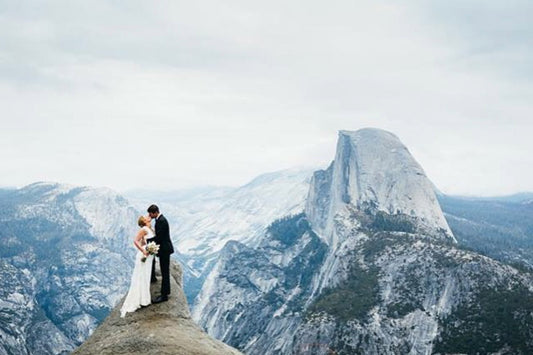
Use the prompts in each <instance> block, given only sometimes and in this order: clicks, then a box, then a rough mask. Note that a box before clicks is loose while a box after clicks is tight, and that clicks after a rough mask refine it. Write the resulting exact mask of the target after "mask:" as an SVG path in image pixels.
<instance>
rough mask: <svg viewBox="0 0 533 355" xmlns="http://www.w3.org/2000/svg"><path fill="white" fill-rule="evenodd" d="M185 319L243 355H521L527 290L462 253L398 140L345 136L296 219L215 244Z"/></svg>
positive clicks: (496, 267) (531, 300)
mask: <svg viewBox="0 0 533 355" xmlns="http://www.w3.org/2000/svg"><path fill="white" fill-rule="evenodd" d="M193 319H195V320H196V321H197V322H199V324H200V325H201V326H203V327H204V328H205V329H206V330H207V332H208V333H209V334H211V335H213V336H215V337H216V338H218V339H220V340H222V341H224V342H226V343H228V344H230V345H232V346H235V347H236V348H238V349H241V350H242V351H244V352H246V353H247V354H278V353H310V354H330V353H337V354H357V353H367V354H371V353H372V354H375V353H379V354H397V353H412V354H415V353H416V354H429V353H476V352H477V353H496V352H498V353H516V354H520V353H522V354H527V353H531V351H532V350H533V340H532V339H533V337H532V335H533V278H532V275H531V274H529V273H525V272H521V271H519V270H517V269H515V268H513V267H511V266H509V265H505V264H502V263H500V262H497V261H495V260H493V259H491V258H488V257H486V256H482V255H480V254H477V253H475V252H473V251H470V250H464V249H462V248H460V247H459V246H458V243H457V240H456V238H455V237H454V235H453V233H452V232H451V229H450V228H449V226H448V224H447V222H446V219H445V217H444V215H443V213H442V210H441V208H440V206H439V203H438V200H437V197H436V196H435V193H434V189H433V185H432V184H431V182H430V181H429V179H428V178H427V177H426V175H425V173H424V171H423V170H422V168H421V167H420V166H419V164H418V163H417V162H416V161H415V160H414V158H413V157H412V156H411V155H410V154H409V151H408V150H407V148H406V147H405V146H403V144H402V143H401V142H400V141H399V139H398V138H397V137H396V136H394V135H393V134H391V133H389V132H385V131H382V130H378V129H364V130H359V131H356V132H348V131H341V132H340V133H339V141H338V145H337V152H336V156H335V160H334V161H333V163H332V164H331V165H330V167H329V168H328V169H327V170H320V171H317V172H315V173H314V175H313V178H312V181H311V184H310V188H309V193H308V196H307V199H306V204H305V210H303V211H300V213H296V214H287V215H286V216H285V217H283V218H281V219H278V220H276V221H275V222H273V223H272V224H271V225H270V226H269V227H268V228H267V229H266V232H265V233H264V234H263V235H262V236H260V237H259V238H258V239H257V241H256V242H255V243H249V244H248V245H247V244H246V243H242V242H239V241H230V242H228V243H226V244H225V246H224V248H223V249H222V250H221V251H220V254H219V257H218V260H217V261H216V263H215V265H214V267H213V268H212V270H211V272H210V273H209V275H208V276H207V278H206V280H205V283H204V284H203V287H202V290H201V292H200V293H199V295H198V297H197V299H196V304H195V307H194V309H193Z"/></svg>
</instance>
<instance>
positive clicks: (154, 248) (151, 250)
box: [141, 242, 159, 263]
mask: <svg viewBox="0 0 533 355" xmlns="http://www.w3.org/2000/svg"><path fill="white" fill-rule="evenodd" d="M144 249H145V250H146V251H147V252H148V254H150V255H156V254H157V252H158V251H159V245H157V244H156V243H154V242H150V243H148V244H146V246H145V247H144ZM141 261H142V262H143V263H144V262H145V261H146V256H143V257H142V258H141Z"/></svg>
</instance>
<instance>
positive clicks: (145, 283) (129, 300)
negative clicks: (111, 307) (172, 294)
mask: <svg viewBox="0 0 533 355" xmlns="http://www.w3.org/2000/svg"><path fill="white" fill-rule="evenodd" d="M142 229H144V230H145V231H146V232H147V234H146V235H145V236H144V243H143V245H146V239H149V238H153V237H154V232H152V230H151V229H150V228H148V227H147V226H144V227H142ZM143 256H144V255H143V253H141V252H140V251H138V252H137V254H136V255H135V267H134V268H133V274H132V275H131V284H130V290H129V291H128V295H127V296H126V300H125V301H124V304H123V305H122V308H121V309H120V316H121V317H125V316H126V313H129V312H135V311H136V310H137V309H139V308H141V306H148V305H149V304H150V303H152V299H151V296H150V276H151V273H152V261H153V259H154V256H153V255H149V256H148V257H147V258H146V261H144V262H142V261H141V258H142V257H143Z"/></svg>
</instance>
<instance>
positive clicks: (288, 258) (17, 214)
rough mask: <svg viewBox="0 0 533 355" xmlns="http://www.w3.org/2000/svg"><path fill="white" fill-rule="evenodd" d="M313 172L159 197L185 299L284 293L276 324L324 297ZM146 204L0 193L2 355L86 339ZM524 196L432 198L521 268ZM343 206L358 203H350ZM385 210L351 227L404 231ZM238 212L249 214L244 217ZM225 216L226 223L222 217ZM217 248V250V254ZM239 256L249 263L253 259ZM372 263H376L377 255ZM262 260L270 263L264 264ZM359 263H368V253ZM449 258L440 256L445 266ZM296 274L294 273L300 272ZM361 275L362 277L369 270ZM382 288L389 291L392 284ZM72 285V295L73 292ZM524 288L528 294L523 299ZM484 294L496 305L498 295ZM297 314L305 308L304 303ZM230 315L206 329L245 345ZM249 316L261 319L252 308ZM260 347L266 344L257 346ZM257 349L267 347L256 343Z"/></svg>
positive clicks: (118, 281)
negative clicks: (309, 209) (313, 224)
mask: <svg viewBox="0 0 533 355" xmlns="http://www.w3.org/2000/svg"><path fill="white" fill-rule="evenodd" d="M322 174H326V173H325V172H323V173H322ZM312 175H313V173H312V171H311V170H297V169H291V170H288V171H280V172H274V173H268V174H265V175H264V176H261V177H258V178H257V179H254V180H253V181H252V182H250V183H249V184H246V185H244V186H242V187H239V188H225V187H222V188H213V187H209V188H206V189H204V188H200V189H193V190H189V191H188V192H187V193H183V192H181V191H176V192H175V193H173V194H167V200H164V202H162V203H161V204H160V205H161V206H162V210H163V212H164V213H165V214H166V215H167V216H169V217H170V219H171V223H173V225H172V235H173V237H174V241H175V243H176V244H178V243H185V244H184V245H187V243H193V242H194V243H199V244H196V245H197V246H200V248H199V249H196V250H194V248H192V249H190V251H192V253H189V254H187V253H181V252H180V251H181V250H180V249H179V248H177V249H178V253H177V258H178V260H180V261H181V262H182V263H183V269H184V271H185V276H184V277H185V289H186V292H187V296H188V299H189V302H191V303H192V302H193V300H194V298H195V297H196V295H197V294H198V293H199V292H200V291H201V292H202V293H204V294H209V293H210V292H211V291H212V292H214V293H215V294H216V293H217V292H218V291H217V290H215V289H211V291H209V292H207V291H208V290H209V285H217V284H218V285H223V284H225V283H224V282H221V280H222V279H227V280H228V283H226V284H225V285H226V287H227V288H226V290H227V291H228V292H230V294H233V295H235V296H236V295H237V294H238V293H240V292H242V297H247V298H249V299H255V300H256V301H257V300H259V299H260V298H262V297H263V293H264V292H266V294H267V295H268V297H267V298H266V300H268V299H270V298H269V297H272V299H273V300H274V301H275V302H282V300H283V299H284V297H287V299H288V300H289V301H288V302H282V303H281V304H280V307H279V308H277V309H276V310H275V311H273V314H274V315H275V317H276V318H278V320H279V318H280V317H281V315H283V314H286V313H285V312H290V311H292V312H294V311H295V310H297V309H300V310H301V309H302V308H301V307H302V305H305V304H306V302H303V303H302V301H303V300H304V299H305V297H310V295H311V294H312V293H313V292H315V293H316V292H318V290H319V289H328V287H329V286H327V285H326V284H324V287H317V288H309V287H310V285H312V283H310V280H311V276H312V275H313V274H314V272H316V264H319V263H321V262H323V261H324V258H325V257H326V249H327V248H328V244H327V243H325V241H326V240H325V239H322V238H321V236H320V235H317V234H316V233H314V234H313V233H311V232H312V230H311V231H309V230H308V229H307V228H308V227H306V225H310V221H309V220H308V219H307V217H306V216H305V215H302V212H304V210H305V208H306V207H305V206H306V196H307V193H308V191H309V188H310V182H311V178H312ZM348 180H349V179H348ZM150 196H152V195H151V193H150V192H147V193H146V195H145V196H137V197H141V198H138V199H137V200H135V201H133V203H130V202H128V201H127V200H126V199H124V198H123V197H122V196H120V195H119V194H117V193H115V192H113V191H111V190H109V189H95V188H88V187H77V186H69V185H64V184H56V183H36V184H32V185H29V186H27V187H24V188H22V189H10V188H9V189H0V205H1V206H2V207H4V211H7V212H6V213H4V214H3V216H1V217H0V223H2V225H3V226H6V227H5V228H3V229H0V238H1V240H2V241H3V243H4V244H3V248H2V250H1V251H0V257H1V259H0V262H1V263H2V265H1V269H0V270H1V271H0V285H1V286H2V287H3V288H2V291H0V335H1V336H2V344H1V346H0V349H4V350H5V349H8V350H6V351H8V352H9V353H14V354H27V353H33V352H35V349H41V351H42V352H43V353H50V354H52V353H61V352H62V351H63V352H69V351H70V350H71V349H73V348H74V347H75V346H76V345H77V344H79V343H80V342H81V341H83V340H84V339H85V338H86V337H87V336H88V334H90V332H91V331H92V330H93V329H94V328H95V327H96V326H97V325H98V324H99V323H100V322H101V320H102V319H103V318H104V317H105V316H106V315H107V314H108V313H109V311H110V310H111V307H112V306H113V305H114V304H115V303H116V302H117V301H118V299H119V298H120V297H121V295H122V294H123V292H125V287H127V284H128V283H129V272H130V270H131V269H130V268H131V260H133V259H132V254H133V253H134V249H133V248H132V246H131V240H130V239H131V237H132V236H133V234H134V233H135V232H136V226H135V221H136V218H137V216H138V214H140V213H145V209H146V206H147V202H149V203H152V202H158V201H157V200H156V201H154V200H152V199H151V198H150ZM133 197H135V196H133ZM131 198H132V197H130V196H129V199H131ZM528 198H529V195H528V193H524V194H518V195H516V196H510V197H506V196H503V197H494V198H482V199H474V198H471V197H452V196H446V195H438V200H439V202H440V204H441V206H442V210H443V211H444V217H445V218H446V221H447V222H448V224H449V226H450V227H451V230H452V231H453V234H454V235H455V237H456V239H457V241H458V244H459V246H460V247H462V246H465V247H468V248H469V249H473V250H476V251H479V252H481V253H483V254H484V255H488V256H490V257H493V258H496V259H497V260H502V261H504V262H506V263H510V264H512V265H515V266H516V267H521V266H525V267H526V268H527V267H528V265H529V267H531V265H533V242H532V239H533V238H532V236H533V232H532V229H531V228H532V227H531V226H530V223H529V221H531V220H533V219H532V218H531V217H532V216H533V211H532V210H531V209H530V208H529V207H531V206H533V204H531V203H530V202H531V201H530V200H528ZM145 199H146V200H145ZM350 200H351V201H358V198H350ZM340 201H342V199H341V200H340ZM361 201H363V200H361ZM365 201H371V200H368V199H367V200H365ZM348 205H350V204H348ZM324 206H325V205H324ZM349 208H351V207H349ZM117 211H118V213H117ZM359 212H361V211H359ZM369 212H371V211H370V210H369ZM415 212H416V211H415ZM219 213H220V215H219ZM383 213H385V211H381V212H380V210H379V209H376V210H374V211H373V213H369V214H368V215H367V214H366V213H363V214H359V218H360V217H361V216H362V217H365V216H368V219H367V220H366V222H365V223H366V224H365V225H364V226H360V227H365V228H370V229H369V230H368V231H367V232H368V233H370V234H372V233H375V232H377V231H378V230H379V229H380V228H381V229H383V228H385V229H393V230H391V231H385V232H386V233H400V234H402V233H404V234H405V233H406V232H405V231H404V232H397V231H396V232H395V231H394V229H404V230H409V228H411V227H410V226H411V225H410V224H409V223H405V220H390V219H387V214H386V213H385V214H383ZM248 215H251V217H252V218H251V219H250V218H248V217H250V216H248ZM220 216H222V217H223V218H219V217H220ZM224 216H225V217H224ZM233 216H234V217H235V218H233V219H232V218H231V217H233ZM242 216H245V217H247V219H245V220H244V221H245V223H243V224H241V223H240V222H239V221H240V220H242ZM376 217H377V220H376ZM363 219H364V218H363ZM333 221H335V219H333ZM337 222H338V221H337ZM337 222H335V223H337ZM391 227H393V228H391ZM376 228H377V229H376ZM284 231H287V232H288V233H285V232H284ZM435 231H438V228H437V229H436V230H435ZM119 236H123V238H122V237H119ZM266 236H269V237H266ZM218 238H220V240H222V242H219V241H218V240H217V239H218ZM270 238H272V239H270ZM350 238H351V237H350ZM390 238H391V237H390V236H388V237H386V238H385V240H389V242H387V243H391V244H390V245H397V247H398V249H399V250H402V249H403V248H404V247H405V246H402V243H400V244H394V243H397V242H399V241H401V240H403V239H399V240H398V241H396V240H394V239H390ZM188 239H189V241H188ZM191 239H192V241H191ZM348 240H350V243H352V242H353V243H355V244H354V245H351V244H347V246H348V247H349V248H352V247H353V248H355V246H356V245H359V246H360V247H361V249H362V250H366V251H367V253H370V254H372V253H374V252H372V250H374V249H376V248H377V249H376V250H381V249H380V248H381V246H380V245H382V244H380V243H381V242H380V238H378V237H377V236H371V237H370V239H369V240H367V241H366V242H364V243H363V240H360V241H357V242H356V241H355V240H352V239H348ZM198 241H200V242H198ZM421 242H422V243H426V242H427V241H424V240H422V241H421ZM224 243H226V246H225V247H222V249H219V247H220V245H224ZM361 243H363V244H361ZM191 245H192V244H191ZM423 245H425V244H423ZM64 246H69V248H70V249H69V248H67V250H70V251H67V252H59V254H58V255H57V256H56V255H54V254H52V253H51V252H50V251H53V250H56V249H57V250H59V249H58V248H63V247H64ZM453 249H454V250H455V249H456V248H455V247H453ZM183 250H186V251H187V250H188V249H187V248H184V249H183ZM202 250H203V251H202ZM422 250H426V251H427V250H428V249H427V248H425V249H424V248H422ZM198 251H201V252H200V253H198ZM442 252H444V251H443V250H442ZM219 253H220V256H219ZM454 253H456V255H463V254H461V253H466V254H464V255H469V253H470V252H469V251H462V250H458V251H457V252H454ZM415 254H416V253H415ZM246 255H254V258H249V256H246ZM375 255H377V254H375ZM380 255H381V256H380V257H381V258H385V254H380ZM421 255H422V254H420V256H419V257H421ZM244 256H246V257H244ZM265 257H267V259H266V260H267V261H268V260H271V261H272V263H273V264H270V262H271V261H268V262H266V261H264V260H265V259H264V258H265ZM361 257H363V256H361V255H359V258H361ZM375 257H377V256H375ZM411 257H412V256H411ZM364 258H367V259H368V256H364ZM387 258H390V256H388V257H387ZM448 259H449V258H448ZM448 259H447V258H446V257H444V259H443V260H448ZM452 259H453V258H452ZM475 259H476V260H485V259H478V258H477V257H476V258H475ZM260 260H263V261H262V262H265V263H264V264H263V266H264V270H265V272H263V273H262V274H261V275H258V274H257V270H256V269H255V268H256V266H255V265H254V263H255V262H259V261H260ZM358 260H359V259H358ZM368 260H371V259H368ZM368 260H367V261H368ZM458 260H461V259H458ZM371 261H372V260H371ZM372 262H373V261H372ZM483 263H485V262H484V261H483ZM232 265H234V266H236V265H240V267H241V273H245V274H246V275H250V276H249V277H248V276H247V277H237V275H235V274H234V272H235V270H234V268H233V267H232ZM485 265H489V266H487V269H486V272H487V273H489V271H490V270H492V271H494V270H493V268H497V269H498V270H500V268H501V267H502V266H501V265H499V264H492V262H488V263H485ZM494 265H495V266H494ZM382 266H383V265H382ZM424 267H425V266H424V264H420V268H421V269H423V268H424ZM243 270H244V271H243ZM299 270H301V273H298V272H299ZM502 270H503V271H502ZM211 271H213V272H211ZM509 272H510V271H509V270H507V271H505V270H504V269H501V270H500V271H498V272H497V273H498V274H502V275H507V274H508V273H509ZM513 272H515V271H511V274H509V275H511V276H510V279H512V280H514V279H515V277H514V276H512V275H513ZM365 275H367V276H368V277H370V278H369V279H368V280H372V278H371V277H372V272H370V273H369V274H368V273H366V274H365ZM509 275H508V276H509ZM487 277H488V276H487ZM276 280H277V281H276ZM298 280H299V281H298ZM107 282H110V283H112V284H113V287H112V288H109V287H107V286H106V285H107ZM295 282H296V285H297V284H298V282H300V286H299V287H300V288H301V290H298V288H294V287H295V284H294V283H295ZM512 282H514V285H524V279H523V277H522V276H520V277H519V278H518V279H517V281H516V282H515V281H512ZM246 284H249V285H254V286H253V287H254V289H255V290H256V291H257V292H258V293H257V294H256V295H255V296H253V297H252V294H251V293H249V291H250V289H249V288H246V287H245V288H239V287H241V286H242V285H246ZM280 284H285V285H286V286H283V287H287V288H286V289H284V288H279V287H280V286H279V285H280ZM235 285H241V286H239V287H235ZM274 285H278V286H274ZM499 285H500V287H503V286H505V287H511V288H513V287H514V286H513V283H511V284H505V282H503V281H500V282H499ZM525 285H526V286H527V282H526V283H525ZM202 287H203V288H204V289H203V290H201V289H202ZM276 287H278V288H276ZM306 287H307V288H306ZM391 287H392V289H394V286H391ZM73 289H76V290H80V292H79V293H74V294H73V293H72V292H71V291H72V290H73ZM313 289H314V290H315V291H313ZM526 289H527V287H526ZM282 290H283V291H282ZM296 290H298V291H296ZM291 292H295V293H293V294H292V293H291ZM524 292H525V294H526V295H527V291H524ZM285 293H286V295H285V296H284V294H285ZM291 295H292V296H291ZM298 295H299V296H298ZM306 295H307V296H306ZM507 296H509V297H511V298H512V297H513V296H512V295H507ZM240 297H241V296H238V297H236V298H235V300H237V303H235V304H234V305H235V306H236V307H237V309H238V310H241V311H244V308H243V307H244V304H241V305H239V302H240V301H239V300H240ZM254 297H255V298H254ZM258 297H259V298H258ZM313 297H314V296H313ZM476 297H477V296H476ZM491 297H497V294H496V295H493V296H491ZM527 297H528V296H527ZM527 297H526V298H524V299H527ZM202 299H203V300H204V301H202V302H204V304H205V302H206V300H209V297H207V298H206V296H205V295H204V296H202V297H201V298H200V300H202ZM211 301H212V300H211ZM261 302H264V301H259V303H258V304H259V305H263V306H264V309H267V308H268V307H272V304H270V303H268V302H267V303H261ZM275 302H274V304H275ZM199 304H201V303H200V302H198V303H197V306H196V307H195V308H194V310H193V311H194V314H195V319H199V318H201V317H206V319H210V320H211V321H210V322H213V321H214V320H215V319H217V317H218V316H214V315H213V314H209V315H208V313H205V312H203V315H202V311H201V310H202V307H199V306H198V305H199ZM221 304H222V305H223V306H222V307H221V308H220V309H221V312H225V311H224V310H225V309H226V311H227V308H226V305H225V304H224V302H221ZM324 304H327V302H326V303H324V300H322V301H320V302H319V303H318V306H317V305H314V306H313V307H314V308H312V309H317V308H316V307H319V306H323V305H324ZM415 305H416V304H415ZM307 306H309V307H311V303H308V304H307ZM400 306H401V305H400V304H399V303H398V304H397V306H394V307H392V308H391V309H392V310H391V312H393V313H394V312H398V314H402V312H405V310H408V309H409V307H412V306H414V305H407V308H405V307H404V308H405V310H403V311H402V310H401V309H403V308H401V307H400ZM398 307H400V308H398ZM396 308H398V309H396ZM238 314H240V313H236V314H234V315H232V316H231V315H229V314H228V315H229V316H228V317H227V319H226V320H222V321H220V322H218V323H217V324H218V327H216V329H218V330H217V332H220V333H216V334H217V337H219V338H221V339H223V338H224V337H227V339H230V338H231V339H235V337H237V338H239V339H241V338H243V335H242V334H241V333H239V330H238V327H236V326H235V325H234V323H235V322H234V320H235V319H236V317H238ZM246 314H248V313H246ZM255 314H256V315H257V316H258V317H259V316H260V315H261V312H260V309H258V310H257V311H256V312H255ZM239 317H240V318H239V319H241V320H240V321H241V322H242V321H244V320H245V319H246V316H245V313H243V314H242V315H241V316H239ZM232 319H233V320H232ZM262 319H263V318H261V317H260V318H256V321H258V322H259V323H261V322H262V321H263V320H262ZM219 320H220V319H219ZM207 324H209V323H207ZM223 324H226V325H223ZM232 324H233V325H232ZM242 324H246V323H242ZM274 325H279V323H276V322H274V323H272V325H271V327H272V326H274ZM244 326H246V325H244ZM207 327H208V328H209V325H207ZM212 329H215V327H214V326H212ZM250 329H251V328H250ZM280 329H281V328H280ZM230 334H233V335H230ZM243 339H244V338H243ZM266 340H268V338H263V340H260V339H257V340H256V341H257V342H259V341H263V342H265V341H266ZM232 341H234V340H232ZM239 344H240V343H239ZM242 344H244V343H242ZM321 344H322V343H320V344H316V343H307V344H299V345H298V347H299V349H314V348H316V347H318V348H325V345H324V344H322V345H321ZM235 345H237V343H235ZM242 346H245V345H242ZM263 346H266V345H265V343H263Z"/></svg>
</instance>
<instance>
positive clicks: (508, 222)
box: [439, 194, 533, 270]
mask: <svg viewBox="0 0 533 355" xmlns="http://www.w3.org/2000/svg"><path fill="white" fill-rule="evenodd" d="M525 195H526V194H523V196H525ZM513 196H516V195H513ZM439 201H440V204H441V205H442V209H443V210H444V215H445V216H446V219H447V221H448V223H449V224H450V227H451V228H452V230H453V232H454V234H455V237H456V238H457V241H458V242H459V244H460V245H461V246H463V247H465V248H469V249H471V250H475V251H477V252H479V253H481V254H483V255H487V256H490V257H491V258H494V259H497V260H500V261H503V262H505V263H508V264H511V265H514V266H517V267H521V268H524V267H525V268H527V269H529V270H533V204H532V203H528V200H527V199H525V200H523V199H514V198H508V197H504V198H483V199H474V198H464V197H460V196H445V195H441V196H439Z"/></svg>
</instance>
